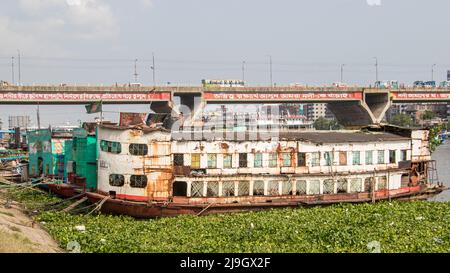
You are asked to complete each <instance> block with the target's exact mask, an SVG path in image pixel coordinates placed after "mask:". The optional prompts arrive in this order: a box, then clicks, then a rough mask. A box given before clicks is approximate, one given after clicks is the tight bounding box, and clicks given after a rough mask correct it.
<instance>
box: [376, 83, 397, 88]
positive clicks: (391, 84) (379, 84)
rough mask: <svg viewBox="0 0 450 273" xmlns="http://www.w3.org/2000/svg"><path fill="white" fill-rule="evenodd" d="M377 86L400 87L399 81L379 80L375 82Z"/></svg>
mask: <svg viewBox="0 0 450 273" xmlns="http://www.w3.org/2000/svg"><path fill="white" fill-rule="evenodd" d="M375 88H381V89H399V84H398V81H384V82H383V81H377V82H375Z"/></svg>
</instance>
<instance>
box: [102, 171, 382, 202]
mask: <svg viewBox="0 0 450 273" xmlns="http://www.w3.org/2000/svg"><path fill="white" fill-rule="evenodd" d="M147 182H148V179H147V176H145V175H131V176H130V187H132V188H145V187H147ZM374 182H375V183H374ZM109 184H110V185H111V186H113V187H123V186H124V185H125V176H124V175H121V174H111V175H110V176H109ZM180 184H181V185H182V186H180ZM186 186H187V183H186V182H180V181H177V182H174V195H178V196H180V195H181V196H186V195H187V191H186ZM374 187H375V190H382V189H386V188H387V178H386V176H382V177H377V178H376V179H375V178H374V177H367V178H365V179H364V183H363V180H362V179H361V178H352V179H346V178H341V179H337V180H333V179H325V180H322V181H321V180H318V179H317V180H294V181H279V180H270V181H263V180H256V181H193V182H191V186H190V196H191V197H219V196H225V197H226V196H264V195H267V196H273V195H306V194H309V195H313V194H336V193H356V192H370V191H372V190H373V189H374ZM180 188H184V189H185V190H181V192H180V190H179V189H180Z"/></svg>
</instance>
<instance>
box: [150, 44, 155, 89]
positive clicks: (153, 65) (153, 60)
mask: <svg viewBox="0 0 450 273" xmlns="http://www.w3.org/2000/svg"><path fill="white" fill-rule="evenodd" d="M152 63H153V64H152V66H151V69H152V72H153V86H156V77H155V69H156V67H155V53H154V52H152Z"/></svg>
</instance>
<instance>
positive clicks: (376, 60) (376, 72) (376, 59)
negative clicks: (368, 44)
mask: <svg viewBox="0 0 450 273" xmlns="http://www.w3.org/2000/svg"><path fill="white" fill-rule="evenodd" d="M373 58H374V59H375V81H376V82H378V58H377V57H373Z"/></svg>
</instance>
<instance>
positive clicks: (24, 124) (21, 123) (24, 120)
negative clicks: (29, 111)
mask: <svg viewBox="0 0 450 273" xmlns="http://www.w3.org/2000/svg"><path fill="white" fill-rule="evenodd" d="M30 125H31V118H30V116H9V117H8V126H9V128H10V129H12V128H17V127H19V128H21V129H26V128H29V127H30Z"/></svg>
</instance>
